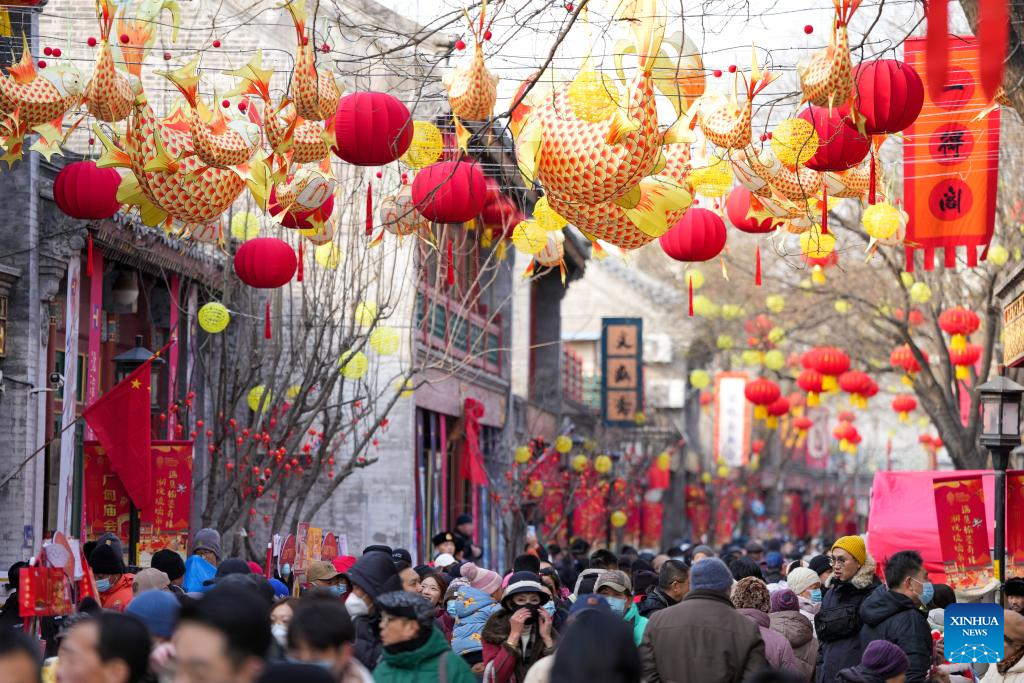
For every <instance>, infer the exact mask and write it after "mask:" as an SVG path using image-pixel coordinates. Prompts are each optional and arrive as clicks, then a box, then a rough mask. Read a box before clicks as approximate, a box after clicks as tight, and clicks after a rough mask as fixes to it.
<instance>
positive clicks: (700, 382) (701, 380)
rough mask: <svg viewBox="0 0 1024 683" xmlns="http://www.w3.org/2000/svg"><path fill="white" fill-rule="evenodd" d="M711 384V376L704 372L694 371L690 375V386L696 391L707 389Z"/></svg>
mask: <svg viewBox="0 0 1024 683" xmlns="http://www.w3.org/2000/svg"><path fill="white" fill-rule="evenodd" d="M709 384H711V376H710V375H709V374H708V373H707V372H706V371H704V370H694V371H693V372H691V373H690V386H691V387H693V388H694V389H707V388H708V385H709Z"/></svg>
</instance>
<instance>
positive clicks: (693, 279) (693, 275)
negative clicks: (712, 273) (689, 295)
mask: <svg viewBox="0 0 1024 683" xmlns="http://www.w3.org/2000/svg"><path fill="white" fill-rule="evenodd" d="M683 281H684V282H686V283H687V285H688V286H689V285H692V286H693V288H694V289H700V288H701V287H703V286H704V273H702V272H700V271H699V270H697V269H696V268H690V269H689V270H688V271H686V273H685V276H684V278H683Z"/></svg>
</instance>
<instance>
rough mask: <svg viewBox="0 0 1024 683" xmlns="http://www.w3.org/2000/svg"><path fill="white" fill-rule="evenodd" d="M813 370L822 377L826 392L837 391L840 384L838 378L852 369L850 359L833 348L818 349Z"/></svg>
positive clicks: (813, 358)
mask: <svg viewBox="0 0 1024 683" xmlns="http://www.w3.org/2000/svg"><path fill="white" fill-rule="evenodd" d="M812 361H813V363H814V365H813V366H812V367H813V369H815V370H817V371H818V372H820V373H821V375H822V383H821V385H822V389H823V390H824V391H835V390H836V389H837V388H838V387H839V384H838V382H837V381H836V378H837V377H838V376H839V375H841V374H843V373H844V372H846V371H847V370H849V369H850V357H849V356H847V355H846V353H844V352H843V350H842V349H837V348H835V347H831V346H823V347H820V348H818V350H817V353H815V354H814V356H813V357H812Z"/></svg>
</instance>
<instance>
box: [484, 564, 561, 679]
mask: <svg viewBox="0 0 1024 683" xmlns="http://www.w3.org/2000/svg"><path fill="white" fill-rule="evenodd" d="M550 600H551V595H550V594H549V593H548V589H547V588H546V587H545V586H544V584H543V583H541V581H540V577H539V576H537V575H536V574H534V573H533V572H526V571H522V572H515V573H514V574H512V576H511V577H509V581H508V586H507V587H506V588H505V593H504V595H502V598H501V609H499V610H498V611H496V612H495V613H494V614H492V615H491V616H490V617H489V618H488V619H487V623H486V624H485V625H484V630H483V634H482V637H483V653H484V664H485V669H484V679H485V680H488V681H491V680H492V678H490V677H491V676H493V683H523V681H525V680H526V673H527V671H529V670H530V667H532V666H533V665H534V664H535V663H536V662H537V661H539V660H540V659H542V658H544V657H546V656H548V655H550V654H551V653H552V652H554V651H555V639H556V637H557V634H556V633H555V630H554V625H553V619H552V617H551V615H550V614H548V612H547V610H545V609H544V604H545V603H547V602H549V601H550Z"/></svg>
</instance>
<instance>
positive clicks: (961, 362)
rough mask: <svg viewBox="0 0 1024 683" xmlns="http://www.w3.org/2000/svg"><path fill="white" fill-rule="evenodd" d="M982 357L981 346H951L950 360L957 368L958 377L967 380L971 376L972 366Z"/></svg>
mask: <svg viewBox="0 0 1024 683" xmlns="http://www.w3.org/2000/svg"><path fill="white" fill-rule="evenodd" d="M980 359H981V346H979V345H978V344H967V346H965V347H964V348H962V349H954V348H953V347H950V348H949V362H950V363H952V364H953V366H954V367H955V368H956V378H957V379H960V380H967V379H970V377H971V368H973V367H974V365H975V364H976V363H977V362H978V361H979V360H980Z"/></svg>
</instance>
